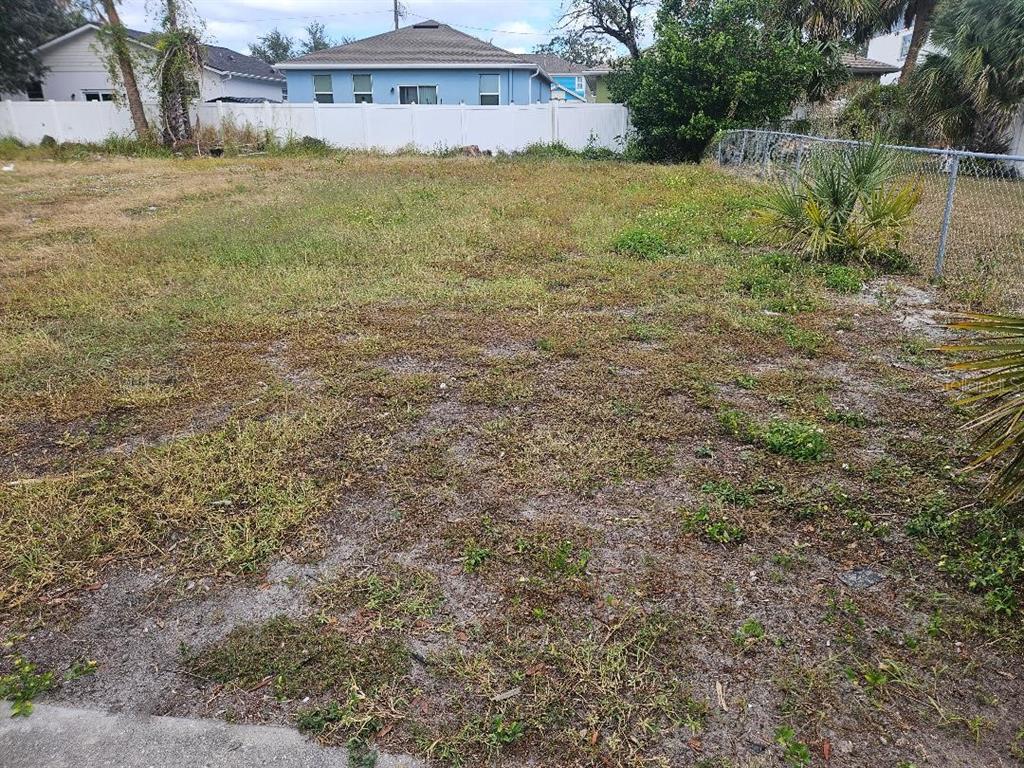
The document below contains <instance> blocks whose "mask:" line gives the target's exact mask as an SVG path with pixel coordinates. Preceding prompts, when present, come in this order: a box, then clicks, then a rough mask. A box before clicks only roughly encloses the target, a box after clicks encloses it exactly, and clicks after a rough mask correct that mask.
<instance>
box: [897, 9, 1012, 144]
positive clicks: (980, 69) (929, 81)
mask: <svg viewBox="0 0 1024 768" xmlns="http://www.w3.org/2000/svg"><path fill="white" fill-rule="evenodd" d="M932 41H933V42H934V44H935V47H936V48H937V49H938V52H936V53H929V54H928V55H927V56H926V57H925V59H924V62H923V63H921V64H920V65H919V66H918V67H917V69H916V70H915V71H914V74H913V77H912V78H911V80H910V107H911V109H912V111H913V112H914V113H915V114H916V115H918V116H919V118H920V119H922V120H923V121H924V123H925V124H926V125H927V126H928V127H929V128H930V129H931V130H932V132H933V133H934V135H935V138H936V139H937V140H938V141H940V142H941V143H944V144H947V145H950V146H965V147H969V148H972V149H978V150H983V151H984V150H988V151H1003V150H1004V149H1005V144H1006V138H1007V135H1006V134H1007V129H1008V127H1009V125H1010V123H1011V121H1012V120H1013V118H1014V116H1015V115H1016V114H1017V113H1018V111H1019V110H1020V109H1021V106H1022V104H1024V0H944V2H943V3H942V4H941V5H940V6H939V10H938V13H937V14H936V17H935V25H934V27H933V31H932Z"/></svg>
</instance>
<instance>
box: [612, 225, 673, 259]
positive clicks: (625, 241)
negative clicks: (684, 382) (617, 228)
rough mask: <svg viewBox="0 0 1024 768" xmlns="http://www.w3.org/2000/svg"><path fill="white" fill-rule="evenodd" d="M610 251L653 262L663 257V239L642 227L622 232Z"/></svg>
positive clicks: (664, 246) (664, 249)
mask: <svg viewBox="0 0 1024 768" xmlns="http://www.w3.org/2000/svg"><path fill="white" fill-rule="evenodd" d="M612 249H613V250H614V251H615V252H616V253H619V254H622V255H624V256H632V257H633V258H636V259H640V260H641V261H653V260H654V259H657V258H659V257H661V256H663V255H664V253H665V251H666V245H665V238H663V237H662V236H661V235H659V234H658V233H657V232H651V231H649V230H646V229H643V228H642V227H633V228H632V229H627V230H624V231H623V232H620V233H619V235H618V236H617V237H616V238H615V240H614V241H613V242H612Z"/></svg>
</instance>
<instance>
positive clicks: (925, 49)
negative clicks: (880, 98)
mask: <svg viewBox="0 0 1024 768" xmlns="http://www.w3.org/2000/svg"><path fill="white" fill-rule="evenodd" d="M913 33H914V27H913V26H910V27H908V28H907V29H900V30H896V31H895V32H890V33H888V34H885V35H878V36H877V37H873V38H872V39H871V42H870V43H868V53H867V57H868V58H869V59H874V60H875V61H881V62H884V63H886V64H892V65H893V66H894V67H902V66H903V62H904V61H906V56H901V55H900V54H901V53H902V51H903V38H904V36H906V35H912V34H913ZM935 50H936V49H935V47H934V46H932V45H931V43H930V41H929V42H926V43H925V44H924V45H923V46H922V47H921V52H920V54H918V57H917V60H918V62H921V61H924V57H925V54H927V53H933V52H934V51H935ZM899 79H900V73H899V72H893V73H892V74H888V75H882V83H883V84H885V85H888V84H889V83H895V82H896V81H897V80H899Z"/></svg>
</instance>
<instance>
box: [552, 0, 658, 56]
mask: <svg viewBox="0 0 1024 768" xmlns="http://www.w3.org/2000/svg"><path fill="white" fill-rule="evenodd" d="M653 5H654V0H567V3H566V5H565V10H564V11H563V12H562V18H561V20H560V21H559V24H560V26H561V27H562V28H563V29H571V30H575V32H576V33H577V34H583V35H606V36H607V37H610V38H612V39H613V40H615V41H617V42H619V43H621V44H622V45H624V46H625V47H626V50H628V51H629V55H630V56H631V57H633V58H634V59H638V58H640V36H641V35H642V33H643V29H644V20H643V12H644V10H645V9H646V8H651V7H652V6H653Z"/></svg>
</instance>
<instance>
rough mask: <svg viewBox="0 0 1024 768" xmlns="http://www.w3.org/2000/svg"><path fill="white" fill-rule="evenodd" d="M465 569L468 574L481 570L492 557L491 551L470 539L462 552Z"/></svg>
mask: <svg viewBox="0 0 1024 768" xmlns="http://www.w3.org/2000/svg"><path fill="white" fill-rule="evenodd" d="M462 557H463V568H465V570H466V573H473V572H475V571H477V570H479V569H480V568H481V567H482V566H483V564H484V563H486V562H487V561H488V559H490V557H491V550H489V549H487V548H486V547H481V546H480V545H479V544H477V541H476V539H470V540H469V541H467V542H466V546H465V547H464V548H463V550H462Z"/></svg>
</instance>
